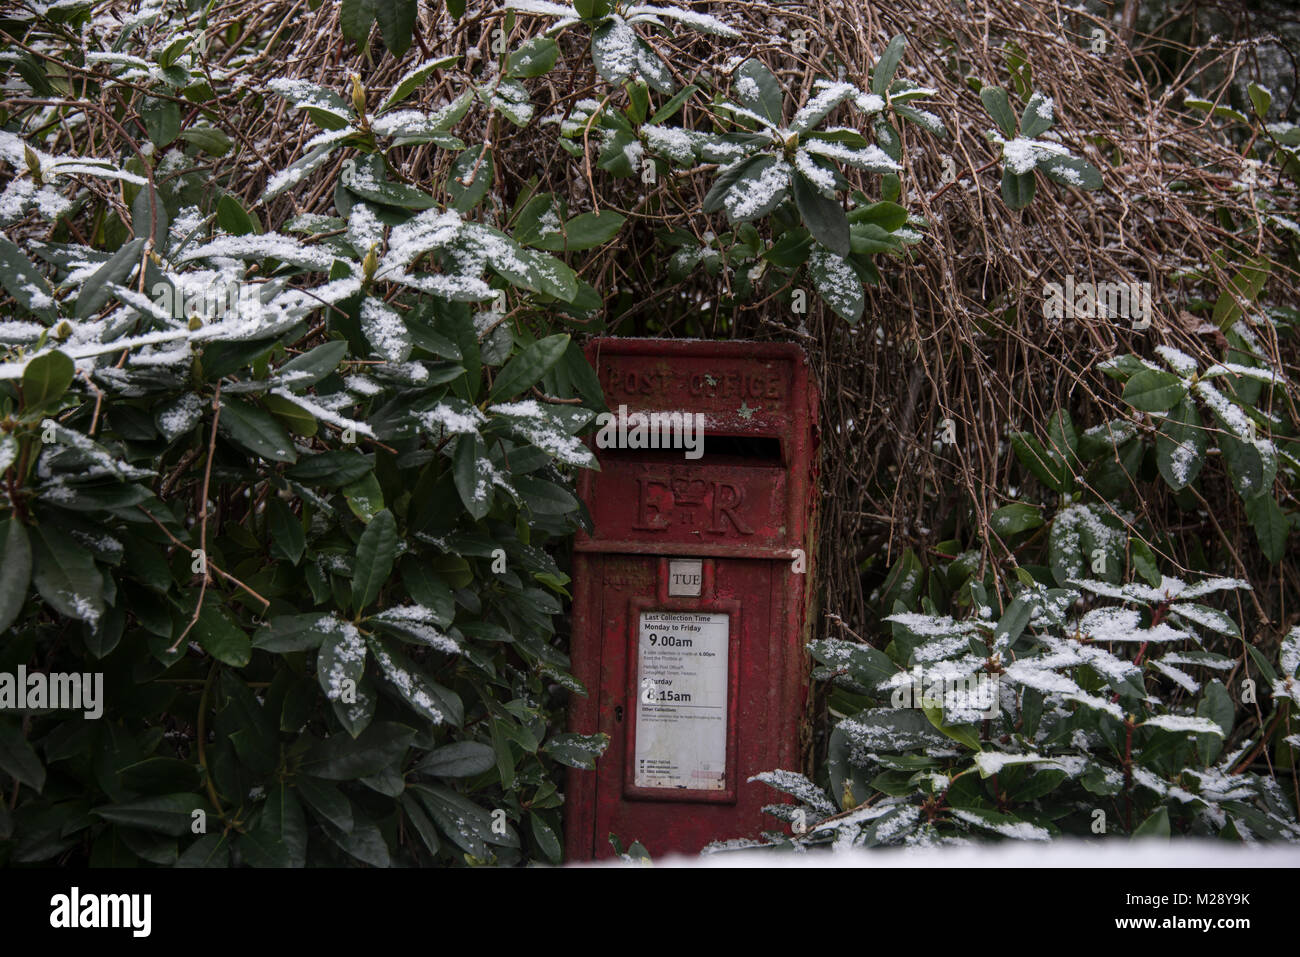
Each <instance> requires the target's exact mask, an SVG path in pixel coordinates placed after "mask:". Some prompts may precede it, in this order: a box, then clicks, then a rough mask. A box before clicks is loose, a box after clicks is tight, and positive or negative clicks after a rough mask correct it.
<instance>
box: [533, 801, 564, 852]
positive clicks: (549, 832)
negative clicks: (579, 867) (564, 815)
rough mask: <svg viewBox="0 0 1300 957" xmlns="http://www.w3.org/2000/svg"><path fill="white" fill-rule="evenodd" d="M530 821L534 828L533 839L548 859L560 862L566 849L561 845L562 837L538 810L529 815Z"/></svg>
mask: <svg viewBox="0 0 1300 957" xmlns="http://www.w3.org/2000/svg"><path fill="white" fill-rule="evenodd" d="M528 822H529V824H531V825H532V828H533V839H534V840H535V841H537V846H538V848H540V849H541V852H542V853H543V854H545V855H546V859H547V860H549V861H550V862H551V863H552V864H558V863H560V861H561V860H562V859H563V857H564V851H563V848H561V847H560V839H559V838H558V837H557V836H556V834H555V830H554V829H553V828H552V827H551V826H550V825H549V824H547V823H546V821H544V820H543V819H542V816H541V815H540V814H538V813H537V812H536V811H534V812H533V813H531V814H529V815H528Z"/></svg>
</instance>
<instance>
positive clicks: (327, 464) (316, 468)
mask: <svg viewBox="0 0 1300 957" xmlns="http://www.w3.org/2000/svg"><path fill="white" fill-rule="evenodd" d="M370 469H371V465H370V460H369V459H367V458H366V457H365V456H364V455H362V454H361V453H360V452H344V451H342V450H335V451H332V452H321V453H319V454H318V455H309V456H307V457H306V458H304V459H302V460H300V461H299V462H298V464H297V465H294V466H291V467H290V468H288V469H287V470H285V473H284V474H285V477H286V478H290V479H293V480H294V481H296V482H302V483H303V484H304V485H314V486H318V487H320V488H341V487H342V486H344V485H351V484H352V483H353V482H355V481H357V480H358V479H360V478H362V477H364V476H366V475H368V474H370Z"/></svg>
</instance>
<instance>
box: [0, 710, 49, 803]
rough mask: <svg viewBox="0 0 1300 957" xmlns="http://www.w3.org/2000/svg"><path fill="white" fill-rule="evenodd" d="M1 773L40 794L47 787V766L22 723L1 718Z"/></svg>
mask: <svg viewBox="0 0 1300 957" xmlns="http://www.w3.org/2000/svg"><path fill="white" fill-rule="evenodd" d="M0 771H4V772H5V774H7V775H9V776H10V777H11V778H13V779H14V780H15V781H17V782H18V783H20V784H25V785H27V786H28V787H29V788H31V789H32V790H33V791H36V792H38V793H39V792H40V791H41V790H42V789H43V788H44V787H45V766H44V765H43V764H41V759H40V758H39V757H37V756H36V752H35V751H34V750H32V746H31V743H30V742H29V741H28V740H27V737H26V736H25V735H24V734H23V728H22V722H21V721H13V720H9V719H7V718H0Z"/></svg>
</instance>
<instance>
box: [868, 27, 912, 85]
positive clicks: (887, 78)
mask: <svg viewBox="0 0 1300 957" xmlns="http://www.w3.org/2000/svg"><path fill="white" fill-rule="evenodd" d="M906 45H907V40H906V39H905V38H904V36H903V35H902V34H901V33H899V34H895V35H894V37H893V38H892V39H890V41H889V44H888V45H887V46H886V47H885V51H884V52H883V53H881V54H880V59H879V60H877V61H876V65H875V68H874V69H872V71H871V92H872V93H875V94H876V95H877V96H884V95H885V94H886V93H887V92H889V84H890V83H891V82H893V79H894V74H895V73H897V72H898V64H899V61H901V60H902V59H903V47H905V46H906Z"/></svg>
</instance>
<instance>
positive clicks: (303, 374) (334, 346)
mask: <svg viewBox="0 0 1300 957" xmlns="http://www.w3.org/2000/svg"><path fill="white" fill-rule="evenodd" d="M347 354H348V344H347V342H345V341H343V340H342V339H331V340H330V341H329V342H326V343H323V344H321V345H319V346H316V347H315V348H314V349H309V350H307V351H306V352H304V353H302V354H301V355H297V356H294V357H293V358H292V359H290V360H289V361H288V362H286V363H285V364H284V365H282V366H280V368H279V369H277V370H276V372H277V374H278V375H279V376H280V377H281V378H284V379H286V380H287V382H286V384H287V386H288V387H289V388H290V389H292V390H294V391H301V390H303V389H306V388H307V387H308V386H313V385H315V384H316V383H317V382H319V381H320V380H321V379H323V378H325V377H326V376H327V375H329V374H330V373H331V372H333V371H334V370H335V369H337V368H338V365H339V363H340V362H342V361H343V357H344V356H346V355H347ZM290 471H292V470H290Z"/></svg>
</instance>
